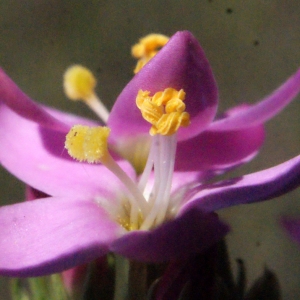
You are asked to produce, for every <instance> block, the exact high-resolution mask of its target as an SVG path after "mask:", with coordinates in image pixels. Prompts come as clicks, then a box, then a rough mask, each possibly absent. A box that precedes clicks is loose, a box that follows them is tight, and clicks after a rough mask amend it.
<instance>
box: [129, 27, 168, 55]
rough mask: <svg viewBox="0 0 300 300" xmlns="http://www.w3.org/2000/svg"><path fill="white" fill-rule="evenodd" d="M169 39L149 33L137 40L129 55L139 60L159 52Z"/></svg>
mask: <svg viewBox="0 0 300 300" xmlns="http://www.w3.org/2000/svg"><path fill="white" fill-rule="evenodd" d="M168 41H169V38H168V37H167V36H165V35H163V34H157V33H151V34H148V35H146V36H145V37H143V38H141V39H140V40H139V43H138V44H135V45H134V46H132V49H131V54H132V56H133V57H135V58H141V57H143V56H148V55H149V54H150V53H152V52H153V51H156V52H157V51H159V49H160V48H161V47H163V46H164V45H165V44H166V43H167V42H168Z"/></svg>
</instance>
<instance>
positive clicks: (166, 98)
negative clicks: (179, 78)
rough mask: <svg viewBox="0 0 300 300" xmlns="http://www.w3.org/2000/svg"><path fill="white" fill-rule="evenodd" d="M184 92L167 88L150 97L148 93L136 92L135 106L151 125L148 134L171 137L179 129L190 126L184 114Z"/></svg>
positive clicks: (185, 113) (187, 117) (187, 115)
mask: <svg viewBox="0 0 300 300" xmlns="http://www.w3.org/2000/svg"><path fill="white" fill-rule="evenodd" d="M184 99H185V92H184V90H182V89H181V90H180V91H177V90H175V89H173V88H167V89H165V90H164V91H160V92H157V93H155V94H154V96H153V97H151V96H150V92H149V91H142V90H140V91H139V92H138V95H137V98H136V105H137V107H138V108H139V109H140V110H141V113H142V116H143V118H144V119H145V120H146V121H148V122H149V123H150V124H152V127H151V129H150V134H151V135H155V134H161V135H172V134H174V133H176V132H177V130H178V129H179V127H186V126H188V125H189V124H190V116H189V114H188V113H187V112H185V104H184V102H183V101H184Z"/></svg>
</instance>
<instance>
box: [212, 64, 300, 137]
mask: <svg viewBox="0 0 300 300" xmlns="http://www.w3.org/2000/svg"><path fill="white" fill-rule="evenodd" d="M299 91H300V69H299V70H298V71H297V72H296V73H295V74H294V75H293V76H291V77H290V78H289V79H288V80H287V81H286V82H285V83H284V84H282V85H281V86H280V87H279V88H278V89H277V90H275V91H274V92H273V93H272V94H271V95H270V96H268V97H266V98H265V99H263V100H261V101H260V102H258V103H257V104H255V105H252V106H250V107H249V108H248V109H247V110H242V111H241V112H240V113H237V114H233V115H232V116H231V117H229V118H225V119H221V120H217V121H215V122H213V123H212V124H211V125H210V127H209V129H210V130H214V131H226V130H240V129H242V128H247V127H252V126H256V125H260V124H262V123H264V122H266V121H267V120H269V119H271V118H272V117H274V116H275V115H276V114H278V113H279V112H280V111H281V110H282V109H283V108H284V107H285V106H286V105H288V104H289V103H290V102H291V101H292V100H293V99H294V98H295V97H296V96H297V94H298V93H299Z"/></svg>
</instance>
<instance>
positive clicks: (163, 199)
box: [141, 134, 176, 230]
mask: <svg viewBox="0 0 300 300" xmlns="http://www.w3.org/2000/svg"><path fill="white" fill-rule="evenodd" d="M153 142H154V143H155V144H157V147H156V149H155V152H156V153H155V154H156V155H154V172H155V183H154V187H153V191H152V194H153V197H151V198H150V199H149V200H150V204H151V203H152V208H151V211H150V212H149V213H148V215H147V217H146V218H145V219H144V222H143V223H142V225H141V229H142V230H146V229H149V228H151V226H153V225H155V224H160V223H162V221H163V220H164V217H165V215H166V212H167V209H168V206H169V199H170V192H171V185H172V176H173V172H174V163H175V153H176V134H174V135H172V136H161V135H157V136H155V137H153Z"/></svg>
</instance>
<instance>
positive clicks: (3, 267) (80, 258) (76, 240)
mask: <svg viewBox="0 0 300 300" xmlns="http://www.w3.org/2000/svg"><path fill="white" fill-rule="evenodd" d="M0 227H1V231H0V252H1V256H0V274H1V275H10V276H19V277H20V276H40V275H46V274H51V273H55V272H61V271H63V270H66V269H69V268H71V267H73V266H75V265H79V264H83V263H86V262H89V261H91V260H94V259H95V258H97V257H99V256H101V255H104V254H105V253H107V251H108V248H109V244H110V243H111V241H112V240H114V239H115V238H116V237H118V236H120V234H121V233H122V232H123V231H122V229H121V228H120V226H119V225H118V224H117V223H115V222H113V221H112V220H111V219H109V218H108V217H107V215H106V213H105V212H104V211H103V210H102V209H101V207H99V206H98V205H97V204H96V203H95V202H92V201H86V200H78V199H74V198H72V199H71V198H46V199H39V200H35V201H27V202H24V203H20V204H14V205H9V206H4V207H2V208H0Z"/></svg>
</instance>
